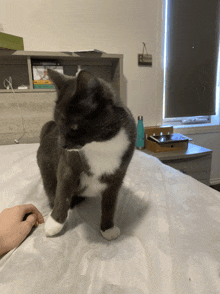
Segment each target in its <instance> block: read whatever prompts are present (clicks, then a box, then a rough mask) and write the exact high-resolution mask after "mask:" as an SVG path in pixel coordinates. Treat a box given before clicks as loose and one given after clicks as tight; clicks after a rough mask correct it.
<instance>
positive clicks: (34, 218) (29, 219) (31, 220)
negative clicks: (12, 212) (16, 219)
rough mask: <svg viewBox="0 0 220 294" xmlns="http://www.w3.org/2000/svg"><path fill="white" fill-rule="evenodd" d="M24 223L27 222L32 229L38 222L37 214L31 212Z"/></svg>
mask: <svg viewBox="0 0 220 294" xmlns="http://www.w3.org/2000/svg"><path fill="white" fill-rule="evenodd" d="M23 223H25V225H27V226H28V227H29V229H30V230H31V228H32V227H33V226H34V225H35V224H36V223H37V216H36V215H35V214H30V215H29V216H28V217H27V219H26V220H25V221H24V222H23Z"/></svg>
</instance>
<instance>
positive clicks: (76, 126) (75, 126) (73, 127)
mask: <svg viewBox="0 0 220 294" xmlns="http://www.w3.org/2000/svg"><path fill="white" fill-rule="evenodd" d="M70 128H71V130H73V131H76V130H78V125H76V124H74V125H72V126H71V127H70Z"/></svg>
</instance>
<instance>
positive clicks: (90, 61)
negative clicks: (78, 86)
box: [0, 50, 124, 145]
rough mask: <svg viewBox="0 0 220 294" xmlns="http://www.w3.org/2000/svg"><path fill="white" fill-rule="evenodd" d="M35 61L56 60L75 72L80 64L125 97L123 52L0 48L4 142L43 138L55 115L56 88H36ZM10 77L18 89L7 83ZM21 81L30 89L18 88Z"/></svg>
mask: <svg viewBox="0 0 220 294" xmlns="http://www.w3.org/2000/svg"><path fill="white" fill-rule="evenodd" d="M34 61H35V62H36V61H48V62H50V61H56V62H58V63H59V64H60V65H62V66H63V69H64V73H65V74H67V75H75V73H76V72H77V69H78V65H80V66H81V68H82V69H87V70H89V71H91V72H93V73H94V74H95V75H96V76H98V77H101V78H103V79H105V80H106V81H108V82H109V83H111V85H112V87H113V88H114V90H115V92H116V93H117V95H118V96H120V97H121V99H122V100H124V97H123V74H122V64H123V55H121V54H107V53H101V52H100V53H77V54H76V53H72V52H35V51H13V50H10V51H5V50H0V114H1V115H0V145H3V144H14V140H15V139H18V138H20V137H21V139H20V140H19V142H21V143H31V142H39V134H40V130H41V127H42V125H43V124H44V123H45V122H47V121H48V120H50V119H51V118H52V115H53V108H54V101H55V99H56V92H55V90H54V89H34V88H33V82H32V80H33V77H32V63H33V62H34ZM9 77H11V78H12V86H13V89H14V92H13V91H12V90H10V89H9V90H7V89H5V87H4V80H5V79H9ZM21 85H26V86H27V87H28V89H23V90H19V89H17V88H18V86H21Z"/></svg>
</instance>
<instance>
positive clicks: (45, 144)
mask: <svg viewBox="0 0 220 294" xmlns="http://www.w3.org/2000/svg"><path fill="white" fill-rule="evenodd" d="M48 73H49V76H50V78H51V80H52V81H53V83H54V85H55V87H56V90H57V101H56V105H55V109H54V120H52V121H49V122H47V123H46V124H45V125H44V126H43V128H42V130H41V135H40V147H39V149H38V152H37V162H38V165H39V168H40V172H41V176H42V180H43V185H44V189H45V191H46V194H47V196H48V198H49V203H50V206H51V208H52V212H51V214H50V216H49V217H48V219H47V221H46V223H45V233H46V235H47V236H53V235H55V234H57V233H59V232H60V231H61V230H62V228H63V226H64V223H65V221H66V218H67V214H68V210H69V209H70V208H73V207H74V206H75V205H77V204H78V203H80V202H81V201H83V200H84V199H85V198H86V197H95V196H101V197H102V201H101V211H102V213H101V233H102V235H103V237H104V238H106V239H107V240H112V239H116V238H117V237H118V236H119V235H120V229H119V228H118V227H116V226H114V221H113V218H114V212H115V207H116V201H117V195H118V191H119V189H120V187H121V185H122V182H123V178H124V176H125V173H126V170H127V168H128V165H129V163H130V161H131V158H132V155H133V152H134V149H135V145H136V124H135V121H134V118H133V116H132V114H131V112H130V111H129V110H128V109H127V107H125V106H124V105H123V103H122V102H121V100H120V99H119V98H118V97H117V96H116V94H115V92H114V91H113V90H112V88H111V86H110V85H109V84H108V83H107V82H105V81H104V80H102V79H100V78H97V77H95V76H94V75H93V74H91V73H89V72H87V71H84V70H82V71H80V72H79V73H77V75H76V76H75V77H72V76H66V75H63V74H60V73H58V72H56V71H53V70H49V69H48Z"/></svg>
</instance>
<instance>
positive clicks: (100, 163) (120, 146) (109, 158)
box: [80, 129, 129, 197]
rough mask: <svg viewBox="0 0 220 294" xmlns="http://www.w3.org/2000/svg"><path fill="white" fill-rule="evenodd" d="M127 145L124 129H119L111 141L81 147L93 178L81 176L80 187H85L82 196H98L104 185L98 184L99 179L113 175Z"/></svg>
mask: <svg viewBox="0 0 220 294" xmlns="http://www.w3.org/2000/svg"><path fill="white" fill-rule="evenodd" d="M128 145H129V140H128V137H127V134H126V132H125V130H124V129H121V130H120V131H119V133H118V134H117V135H116V136H115V137H114V138H112V139H111V140H108V141H105V142H92V143H89V144H87V145H85V146H84V147H83V152H84V155H85V157H86V159H87V162H88V165H89V167H90V170H91V173H92V174H93V176H87V175H86V174H85V173H83V174H82V177H81V179H80V182H81V186H82V187H86V189H85V191H84V192H83V195H84V196H87V197H94V196H99V195H100V192H101V191H103V190H104V189H105V187H106V185H105V184H103V183H100V182H99V180H98V179H99V177H100V176H102V175H103V174H113V173H114V172H115V170H116V169H117V168H119V166H120V164H121V159H122V156H123V155H124V153H125V151H126V149H127V147H128ZM83 195H82V196H83Z"/></svg>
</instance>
